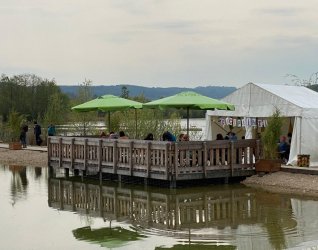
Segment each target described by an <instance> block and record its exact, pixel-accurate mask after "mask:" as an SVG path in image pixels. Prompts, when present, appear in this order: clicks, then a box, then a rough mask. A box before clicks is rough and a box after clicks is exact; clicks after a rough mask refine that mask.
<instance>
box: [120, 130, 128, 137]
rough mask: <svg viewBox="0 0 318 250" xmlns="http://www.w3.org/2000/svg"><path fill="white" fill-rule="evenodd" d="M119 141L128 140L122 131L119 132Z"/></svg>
mask: <svg viewBox="0 0 318 250" xmlns="http://www.w3.org/2000/svg"><path fill="white" fill-rule="evenodd" d="M119 139H129V137H128V136H126V135H125V132H124V131H120V132H119Z"/></svg>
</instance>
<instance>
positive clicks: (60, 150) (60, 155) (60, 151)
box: [59, 137, 62, 168]
mask: <svg viewBox="0 0 318 250" xmlns="http://www.w3.org/2000/svg"><path fill="white" fill-rule="evenodd" d="M59 167H60V168H61V167H62V137H60V138H59Z"/></svg>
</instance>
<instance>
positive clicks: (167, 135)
mask: <svg viewBox="0 0 318 250" xmlns="http://www.w3.org/2000/svg"><path fill="white" fill-rule="evenodd" d="M100 137H101V138H108V139H129V137H128V136H126V134H125V132H124V131H120V132H119V134H117V133H114V132H110V133H109V134H106V133H105V132H102V133H101V134H100ZM144 140H146V141H153V140H154V135H153V134H152V133H149V134H147V136H146V137H145V138H144ZM161 140H162V141H171V142H175V141H177V139H176V137H175V136H174V135H173V134H172V133H171V132H169V131H165V132H164V133H163V134H162V136H161ZM178 141H189V135H188V134H183V133H182V134H180V135H179V136H178Z"/></svg>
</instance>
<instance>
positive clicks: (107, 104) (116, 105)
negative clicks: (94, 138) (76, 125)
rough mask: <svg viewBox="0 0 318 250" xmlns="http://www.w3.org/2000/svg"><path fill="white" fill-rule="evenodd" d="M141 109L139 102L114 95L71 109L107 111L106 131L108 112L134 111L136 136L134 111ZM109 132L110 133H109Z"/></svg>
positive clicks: (104, 96)
mask: <svg viewBox="0 0 318 250" xmlns="http://www.w3.org/2000/svg"><path fill="white" fill-rule="evenodd" d="M140 108H142V103H141V102H136V101H133V100H129V99H125V98H121V97H118V96H114V95H103V96H100V97H98V98H96V99H93V100H91V101H88V102H85V103H82V104H79V105H77V106H74V107H72V110H75V111H77V112H88V111H108V129H110V112H111V111H121V110H127V109H135V119H136V135H137V111H136V109H140ZM109 132H110V131H109Z"/></svg>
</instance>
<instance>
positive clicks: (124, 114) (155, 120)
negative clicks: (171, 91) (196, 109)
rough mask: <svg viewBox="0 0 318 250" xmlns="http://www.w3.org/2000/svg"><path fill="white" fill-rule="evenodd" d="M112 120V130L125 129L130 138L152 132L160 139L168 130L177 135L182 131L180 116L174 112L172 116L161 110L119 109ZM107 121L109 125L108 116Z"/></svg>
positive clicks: (138, 137)
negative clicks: (167, 115)
mask: <svg viewBox="0 0 318 250" xmlns="http://www.w3.org/2000/svg"><path fill="white" fill-rule="evenodd" d="M136 115H137V134H136ZM107 117H108V116H107ZM110 120H111V130H112V131H116V132H118V131H120V130H123V131H124V132H125V133H126V134H127V135H128V136H129V137H130V138H136V139H144V138H145V137H146V136H147V135H148V134H149V133H152V134H153V135H154V138H155V140H159V139H160V137H161V136H162V134H163V132H165V131H167V130H169V131H170V132H171V133H173V134H175V135H178V134H179V133H180V131H181V125H180V116H179V115H178V114H177V113H173V114H172V115H171V116H170V117H165V116H164V115H163V112H162V111H160V110H152V109H143V110H127V111H118V112H114V113H112V114H111V117H110ZM105 123H106V125H108V118H106V121H105Z"/></svg>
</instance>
